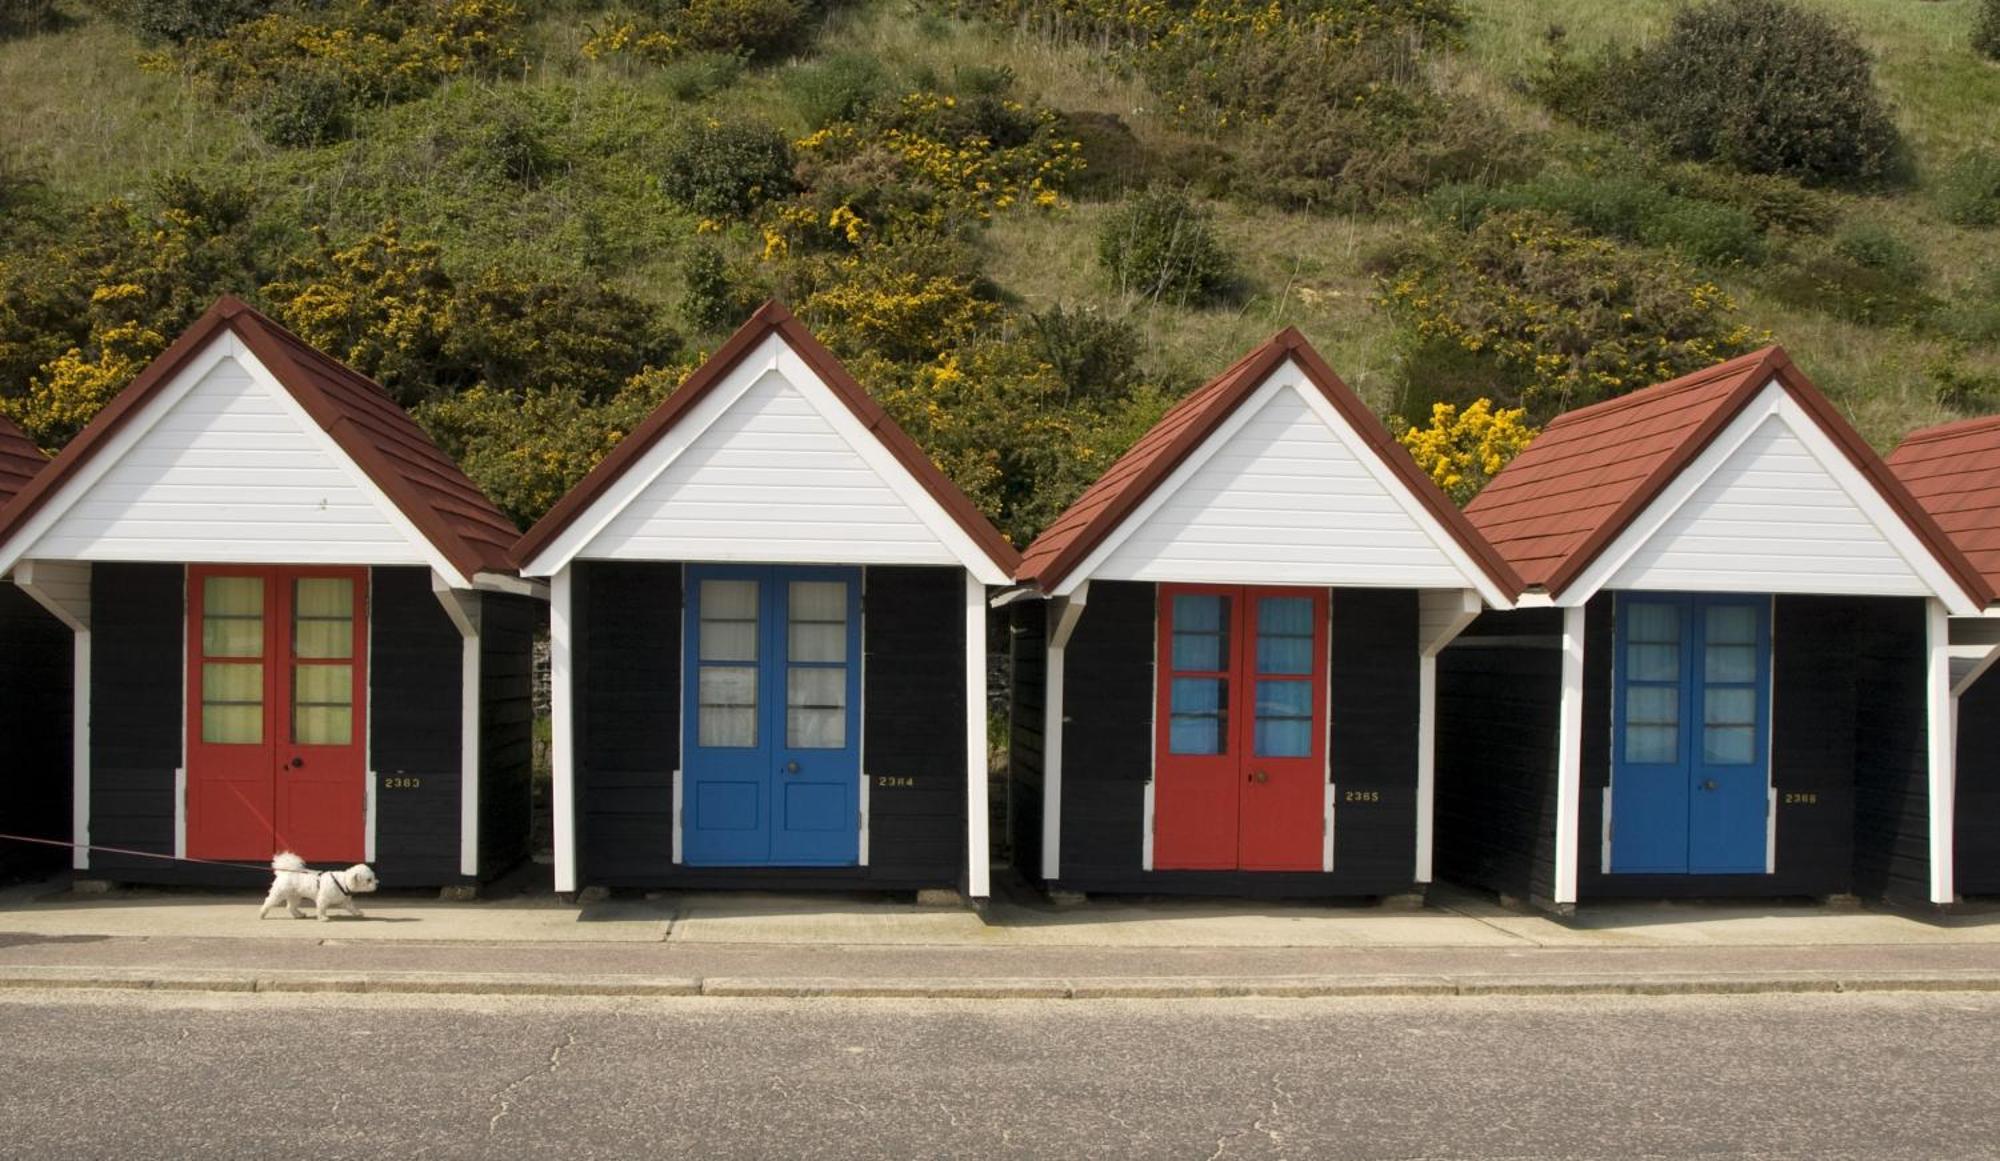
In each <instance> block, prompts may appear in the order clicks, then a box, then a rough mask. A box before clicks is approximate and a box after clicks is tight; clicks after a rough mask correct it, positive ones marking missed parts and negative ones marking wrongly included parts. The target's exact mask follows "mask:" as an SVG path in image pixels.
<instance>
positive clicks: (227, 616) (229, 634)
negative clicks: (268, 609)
mask: <svg viewBox="0 0 2000 1161" xmlns="http://www.w3.org/2000/svg"><path fill="white" fill-rule="evenodd" d="M201 652H202V655H203V656H205V657H262V656H263V655H264V580H263V578H262V577H254V576H210V577H203V578H202V581H201Z"/></svg>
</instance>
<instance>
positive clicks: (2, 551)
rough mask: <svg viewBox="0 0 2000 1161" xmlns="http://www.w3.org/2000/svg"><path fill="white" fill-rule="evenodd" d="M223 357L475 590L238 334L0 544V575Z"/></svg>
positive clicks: (182, 554)
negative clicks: (230, 360)
mask: <svg viewBox="0 0 2000 1161" xmlns="http://www.w3.org/2000/svg"><path fill="white" fill-rule="evenodd" d="M224 359H233V360H235V361H236V363H237V364H238V365H239V366H241V367H242V368H243V369H244V371H245V372H246V373H248V374H249V376H250V378H251V379H252V380H253V381H254V382H255V383H257V384H258V385H259V386H260V387H262V388H264V390H265V391H267V392H268V393H269V394H270V395H271V397H272V398H273V399H274V400H276V401H277V404H278V406H279V407H280V408H281V409H282V410H283V411H284V412H285V414H286V416H287V417H288V418H290V419H291V420H292V422H293V424H294V425H295V426H296V427H297V429H298V431H299V433H300V434H301V435H303V436H304V437H305V438H306V439H307V440H309V441H311V442H313V443H315V444H317V445H318V446H319V448H320V451H321V452H322V453H323V454H324V455H326V456H327V457H329V459H331V460H332V462H334V463H335V464H338V465H339V466H340V468H341V470H342V471H343V472H344V474H345V475H346V476H347V478H348V480H349V482H350V483H352V484H353V485H354V486H355V487H356V488H357V489H359V490H360V491H361V493H362V494H363V495H364V496H367V497H368V498H369V500H370V501H371V502H372V503H373V504H374V505H375V507H376V509H377V511H378V512H379V513H380V514H381V515H382V517H383V518H384V519H385V520H387V521H388V522H389V524H390V525H391V526H392V527H394V528H395V529H396V531H397V532H399V533H401V534H402V536H403V538H404V539H405V540H406V541H407V542H408V543H409V544H410V545H411V546H412V547H414V548H416V549H417V551H418V553H419V555H421V556H422V557H423V558H424V559H425V561H426V562H428V563H429V564H430V566H431V567H432V568H433V569H435V570H437V571H438V572H439V573H441V574H442V575H444V576H445V577H447V578H449V579H450V580H451V582H452V584H453V585H454V586H455V587H458V588H470V587H472V582H471V581H470V580H469V579H468V578H467V577H466V576H465V575H464V574H463V573H461V572H459V571H458V569H457V568H456V567H455V566H453V564H452V563H451V561H450V560H449V559H448V558H446V556H445V555H444V553H443V552H442V551H440V550H439V549H438V546H437V545H436V544H434V543H432V542H431V540H430V538H429V537H427V536H425V535H424V534H423V533H422V532H420V531H418V530H417V526H416V525H415V524H413V523H412V522H411V521H410V518H409V517H408V516H407V515H405V514H404V513H403V510H402V509H401V508H400V507H398V506H397V505H396V503H395V502H394V501H393V500H391V499H390V498H389V496H388V494H387V493H386V492H384V491H382V489H381V487H380V485H378V484H376V482H375V481H374V480H373V479H370V478H369V476H368V473H367V472H364V471H362V470H361V466H360V465H359V464H357V463H355V462H354V460H353V458H352V457H351V456H349V455H348V454H347V451H346V449H344V448H342V447H341V446H340V444H339V442H338V441H336V440H335V439H334V438H333V436H332V435H331V434H330V433H328V432H327V430H326V429H325V428H323V427H321V426H320V425H319V423H318V422H317V421H315V420H314V419H313V418H312V416H310V415H308V414H307V413H306V410H305V408H304V406H302V405H301V404H300V403H299V401H298V398H297V397H296V396H294V395H293V394H292V393H291V391H289V390H288V389H286V387H285V386H284V384H282V383H280V382H279V381H278V378H277V376H275V375H273V374H272V373H271V370H270V368H268V367H266V366H265V365H264V364H263V362H262V361H261V360H259V359H258V358H257V356H256V355H254V354H253V353H251V351H250V349H249V348H248V347H246V346H244V344H243V342H242V340H241V339H239V338H237V337H236V335H235V334H234V333H233V332H224V333H222V334H219V335H217V336H216V337H215V338H214V339H213V340H211V341H210V342H209V344H208V346H207V347H206V348H204V349H203V350H202V351H201V352H200V353H199V354H198V355H196V356H195V357H194V358H193V359H192V360H191V361H190V362H189V363H188V364H187V365H186V366H184V367H183V368H181V370H180V372H179V373H178V374H176V375H175V376H174V378H173V380H172V381H171V382H169V383H168V384H166V386H165V387H164V388H162V389H161V391H160V393H159V394H158V395H156V396H154V398H153V399H152V400H150V401H149V402H148V403H147V404H146V405H145V406H144V407H142V408H140V409H139V412H138V413H137V414H135V415H133V416H132V418H131V419H130V420H129V421H128V422H127V423H126V424H125V426H124V427H122V428H121V429H120V430H119V431H118V432H116V433H115V434H114V435H113V436H112V437H111V438H110V439H109V440H107V441H106V442H105V444H104V446H102V447H100V448H99V449H98V451H97V454H96V455H94V456H92V457H91V459H90V461H89V462H88V463H86V464H84V465H83V466H82V467H81V468H80V469H78V470H77V471H75V472H74V473H73V474H72V475H71V476H70V478H69V479H67V480H65V481H63V483H62V485H61V486H60V487H59V488H57V489H56V490H55V492H54V493H53V494H52V495H51V496H50V497H49V499H48V502H47V503H46V504H44V505H43V506H42V508H41V510H40V511H38V512H37V513H35V515H34V517H33V518H32V519H30V520H29V521H28V523H27V525H26V526H24V527H23V528H22V529H21V530H20V531H19V532H18V533H16V534H15V536H14V537H13V538H12V539H10V540H8V541H7V542H6V543H5V544H0V572H4V571H6V569H8V568H9V567H11V566H12V565H13V564H14V563H15V562H16V561H17V560H19V559H20V558H21V557H23V556H25V555H28V554H29V553H30V552H31V551H32V548H33V546H34V545H35V544H36V543H37V542H38V541H40V540H41V538H42V537H43V535H45V534H46V533H47V532H48V531H49V529H50V528H52V527H54V526H55V525H56V524H57V523H58V522H59V521H61V519H62V518H63V517H64V516H65V515H66V514H68V512H69V510H70V509H71V508H72V507H74V506H75V504H76V503H77V501H78V500H80V499H82V498H83V497H84V496H85V495H87V494H88V493H89V491H90V490H91V488H92V487H94V486H95V485H96V484H97V482H98V481H99V480H101V479H102V478H103V477H104V476H105V475H106V473H108V472H110V471H111V469H112V468H113V467H115V466H116V465H117V464H118V463H119V462H120V461H121V460H123V459H124V458H125V456H126V455H127V454H129V453H130V452H131V451H132V449H133V448H135V447H136V446H138V444H139V443H140V442H141V441H142V440H143V439H145V437H146V436H147V435H149V434H150V433H151V432H152V430H153V428H154V427H156V426H158V425H159V423H160V421H161V420H162V419H164V418H165V417H166V416H167V414H168V413H169V412H171V411H172V410H173V409H174V407H175V406H176V405H178V404H179V403H180V401H181V400H182V399H184V398H186V396H187V394H188V393H189V392H190V391H192V390H193V389H194V387H195V386H196V385H197V384H199V383H200V382H201V381H202V380H203V379H205V378H207V377H208V375H209V373H210V372H212V371H214V370H215V368H216V365H217V364H218V363H220V362H221V361H222V360H224ZM241 556H242V554H241V553H240V552H235V551H233V550H232V549H231V547H230V546H229V545H227V544H219V545H217V546H215V549H214V551H212V552H204V553H202V554H201V555H200V556H199V557H196V556H193V555H191V554H189V553H188V552H187V550H186V549H185V548H181V549H177V555H176V558H175V559H176V562H180V561H189V560H192V561H196V562H198V563H202V564H233V563H237V562H238V561H239V560H240V558H241ZM350 563H353V564H403V563H406V562H404V561H353V562H350Z"/></svg>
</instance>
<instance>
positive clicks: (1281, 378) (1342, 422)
mask: <svg viewBox="0 0 2000 1161" xmlns="http://www.w3.org/2000/svg"><path fill="white" fill-rule="evenodd" d="M1284 391H1292V392H1295V393H1296V394H1297V395H1298V396H1299V397H1300V398H1301V399H1303V400H1304V401H1305V404H1306V406H1307V408H1308V409H1310V410H1311V411H1312V412H1313V414H1314V415H1315V416H1317V417H1318V418H1319V420H1320V422H1322V423H1323V424H1325V425H1326V427H1327V430H1328V431H1330V432H1331V433H1332V434H1333V436H1334V438H1335V439H1337V440H1339V441H1340V443H1341V445H1342V447H1344V448H1345V449H1346V450H1347V452H1348V454H1349V455H1350V456H1352V457H1353V458H1354V460H1355V462H1356V463H1359V464H1360V465H1362V467H1363V468H1364V469H1365V470H1366V471H1367V472H1368V474H1369V476H1370V477H1371V478H1372V479H1374V481H1375V482H1376V483H1377V484H1379V485H1380V486H1381V487H1382V488H1383V490H1384V491H1386V492H1387V493H1388V494H1389V496H1390V497H1391V498H1392V499H1393V500H1394V501H1395V503H1396V504H1397V506H1399V507H1400V508H1402V510H1403V512H1404V514H1405V515H1407V516H1409V518H1410V519H1411V521H1412V523H1413V524H1414V525H1415V526H1416V527H1417V528H1418V530H1420V531H1421V532H1422V533H1423V534H1424V536H1425V537H1426V538H1427V539H1428V540H1430V542H1431V544H1432V545H1433V546H1434V547H1436V548H1437V549H1438V550H1439V551H1440V552H1442V553H1443V554H1444V556H1445V558H1446V559H1447V560H1449V561H1450V562H1451V563H1452V565H1453V566H1454V567H1456V568H1457V569H1458V571H1459V573H1460V574H1461V576H1463V578H1464V580H1465V583H1466V585H1467V586H1468V587H1470V588H1472V589H1474V590H1475V591H1477V592H1478V593H1479V594H1480V596H1481V597H1483V598H1484V599H1485V600H1486V603H1487V604H1489V605H1491V606H1493V607H1494V608H1496V609H1506V608H1512V607H1513V603H1514V594H1513V593H1509V592H1505V591H1503V590H1502V589H1501V588H1500V587H1499V586H1498V585H1497V584H1495V583H1494V582H1493V579H1492V578H1491V577H1490V576H1488V575H1487V574H1486V571H1485V569H1483V568H1481V567H1480V565H1479V563H1478V562H1477V561H1475V560H1474V559H1473V558H1472V557H1471V556H1470V555H1469V554H1468V553H1467V552H1466V551H1465V548H1464V546H1462V545H1461V544H1459V542H1458V540H1457V538H1456V537H1454V536H1452V534H1451V531H1450V530H1449V529H1447V528H1446V527H1445V526H1444V524H1443V523H1442V522H1440V521H1439V520H1438V518H1437V517H1436V516H1434V515H1432V514H1431V511H1430V509H1429V508H1427V507H1425V506H1424V504H1423V502H1422V501H1421V500H1419V499H1417V497H1416V496H1415V495H1414V494H1413V493H1412V492H1411V491H1410V488H1409V486H1408V485H1407V484H1406V483H1405V482H1404V481H1403V478H1402V477H1401V476H1399V475H1397V474H1396V473H1395V472H1393V471H1391V470H1390V468H1389V465H1388V464H1387V463H1385V462H1383V459H1382V456H1381V454H1380V453H1379V452H1377V451H1376V450H1375V449H1374V448H1373V447H1372V446H1370V445H1369V444H1368V443H1367V442H1366V441H1365V440H1363V439H1362V438H1361V435H1360V433H1358V432H1356V431H1355V430H1354V428H1353V427H1352V426H1351V425H1350V424H1349V423H1348V422H1347V418H1346V417H1345V416H1343V415H1341V414H1340V412H1339V410H1338V409H1337V408H1335V407H1334V406H1333V404H1332V403H1331V402H1329V401H1328V400H1327V398H1326V396H1325V395H1322V394H1321V393H1320V391H1319V388H1317V387H1315V386H1313V384H1312V382H1311V380H1309V379H1308V378H1307V377H1306V375H1305V372H1304V371H1303V370H1302V369H1301V368H1300V367H1299V365H1298V363H1297V362H1296V361H1294V360H1292V359H1286V360H1285V362H1284V363H1282V364H1280V365H1279V366H1278V367H1277V368H1275V369H1274V370H1272V372H1271V373H1270V375H1268V376H1267V377H1266V378H1265V379H1264V381H1263V382H1262V383H1261V384H1259V385H1258V387H1257V389H1256V390H1255V391H1253V392H1251V394H1250V396H1249V397H1248V398H1246V399H1244V400H1243V402H1242V403H1240V404H1238V405H1237V407H1236V410H1235V411H1234V412H1232V413H1231V414H1230V415H1229V416H1228V417H1226V418H1225V419H1224V420H1223V421H1222V422H1221V423H1219V424H1217V425H1216V427H1215V430H1214V431H1212V432H1210V433H1209V434H1208V437H1207V438H1206V439H1204V440H1203V441H1202V442H1201V445H1200V446H1199V447H1197V448H1195V449H1194V450H1193V451H1192V452H1190V453H1189V455H1188V457H1187V458H1186V459H1184V460H1182V461H1181V462H1180V463H1179V464H1178V465H1176V466H1175V468H1174V470H1173V471H1172V472H1170V473H1168V475H1167V478H1166V479H1164V480H1162V481H1160V483H1159V485H1158V486H1157V487H1155V488H1154V489H1153V491H1152V492H1151V493H1150V494H1149V495H1147V496H1146V498H1145V499H1144V500H1142V501H1140V503H1139V505H1138V507H1136V508H1134V509H1133V510H1132V511H1131V512H1130V513H1128V514H1127V515H1126V516H1125V518H1124V519H1122V520H1120V521H1119V522H1118V524H1117V525H1116V526H1115V527H1114V528H1112V529H1111V531H1110V532H1109V534H1107V535H1106V536H1105V538H1104V539H1103V541H1101V542H1100V543H1099V544H1098V545H1097V547H1096V548H1094V549H1093V550H1091V552H1090V554H1089V555H1088V556H1086V557H1085V558H1084V559H1083V561H1082V562H1081V563H1080V564H1078V565H1077V566H1076V567H1075V568H1074V569H1071V570H1070V572H1069V574H1068V575H1066V576H1065V577H1063V579H1062V580H1061V581H1059V582H1057V584H1056V587H1055V588H1054V589H1053V590H1051V592H1050V595H1051V596H1065V595H1067V594H1069V593H1070V592H1072V591H1074V590H1075V589H1076V588H1077V586H1079V585H1082V584H1085V583H1088V582H1089V580H1090V578H1091V577H1092V575H1093V574H1095V573H1096V571H1097V570H1098V569H1099V568H1101V567H1103V565H1104V562H1105V561H1106V560H1108V559H1110V557H1111V556H1112V554H1113V553H1115V552H1117V551H1118V549H1119V548H1120V547H1121V546H1122V545H1123V544H1124V543H1125V542H1126V541H1127V540H1128V539H1130V538H1131V537H1132V535H1133V534H1134V533H1135V532H1137V531H1138V530H1139V529H1140V528H1141V527H1142V526H1144V525H1145V523H1146V522H1147V521H1148V520H1150V519H1152V517H1153V516H1154V514H1155V513H1157V512H1158V511H1159V510H1160V508H1161V507H1162V506H1164V505H1165V504H1166V503H1167V502H1168V501H1169V500H1170V499H1172V498H1173V496H1174V494H1175V493H1176V492H1178V491H1180V489H1181V488H1183V487H1185V486H1186V485H1187V483H1188V481H1189V480H1191V479H1193V478H1194V476H1195V475H1196V474H1197V473H1199V472H1200V471H1201V469H1202V468H1203V467H1205V466H1206V465H1207V464H1208V461H1209V460H1211V459H1213V458H1214V457H1215V455H1216V454H1217V453H1218V452H1219V451H1221V449H1222V448H1223V447H1225V446H1227V445H1228V443H1229V441H1230V440H1231V439H1232V438H1234V437H1235V435H1236V434H1237V433H1238V432H1239V431H1241V430H1242V429H1243V427H1244V426H1246V425H1247V424H1249V423H1250V422H1251V420H1253V419H1254V418H1255V417H1256V416H1257V414H1258V413H1259V412H1261V411H1263V410H1264V408H1266V407H1268V406H1270V404H1271V402H1272V401H1273V400H1274V399H1276V398H1277V397H1278V395H1279V393H1280V392H1284Z"/></svg>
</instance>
